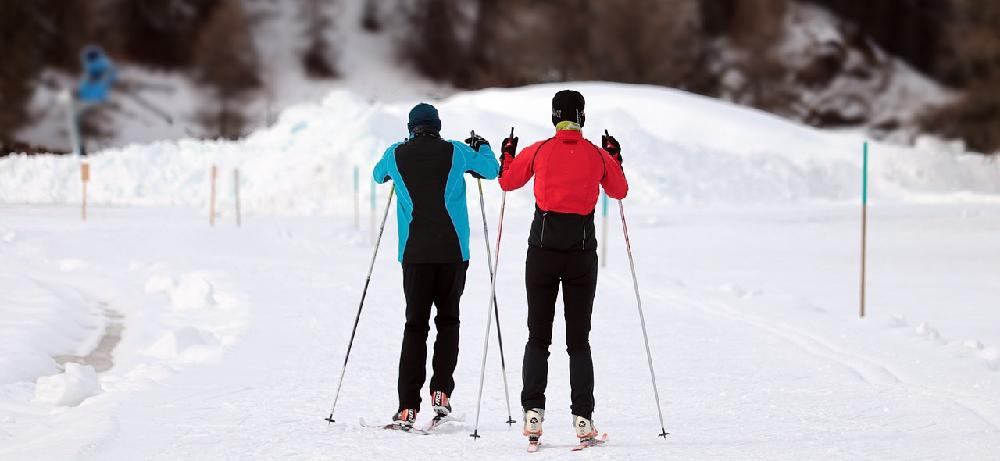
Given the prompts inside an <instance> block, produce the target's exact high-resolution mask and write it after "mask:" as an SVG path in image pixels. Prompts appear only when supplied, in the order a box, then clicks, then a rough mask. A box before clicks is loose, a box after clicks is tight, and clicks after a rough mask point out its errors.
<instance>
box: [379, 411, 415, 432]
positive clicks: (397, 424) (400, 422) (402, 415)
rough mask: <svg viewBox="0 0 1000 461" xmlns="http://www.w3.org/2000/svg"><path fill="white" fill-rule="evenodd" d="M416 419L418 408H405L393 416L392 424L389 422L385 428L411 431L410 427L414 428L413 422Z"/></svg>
mask: <svg viewBox="0 0 1000 461" xmlns="http://www.w3.org/2000/svg"><path fill="white" fill-rule="evenodd" d="M416 421H417V410H416V409H413V408H404V409H402V410H400V411H399V413H396V415H395V416H393V417H392V424H389V425H388V426H386V427H385V428H386V429H396V430H400V431H407V432H409V430H410V429H413V423H415V422H416Z"/></svg>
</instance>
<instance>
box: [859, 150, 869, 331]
mask: <svg viewBox="0 0 1000 461" xmlns="http://www.w3.org/2000/svg"><path fill="white" fill-rule="evenodd" d="M862 155H863V157H862V163H861V300H860V312H861V318H865V270H866V268H867V267H866V266H867V253H868V142H867V141H865V143H864V148H863V154H862Z"/></svg>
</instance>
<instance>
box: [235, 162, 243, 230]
mask: <svg viewBox="0 0 1000 461" xmlns="http://www.w3.org/2000/svg"><path fill="white" fill-rule="evenodd" d="M233 192H235V194H236V227H242V226H243V215H242V213H241V212H240V170H239V168H233Z"/></svg>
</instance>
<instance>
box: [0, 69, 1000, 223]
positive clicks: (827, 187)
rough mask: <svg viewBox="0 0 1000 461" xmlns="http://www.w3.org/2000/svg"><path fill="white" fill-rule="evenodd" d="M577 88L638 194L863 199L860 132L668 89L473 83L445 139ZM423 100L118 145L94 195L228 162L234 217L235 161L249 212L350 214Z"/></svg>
mask: <svg viewBox="0 0 1000 461" xmlns="http://www.w3.org/2000/svg"><path fill="white" fill-rule="evenodd" d="M564 87H570V88H577V89H579V90H581V91H582V92H583V93H584V95H585V96H586V97H587V101H588V108H587V127H586V130H585V134H586V135H587V136H588V137H589V138H590V139H591V140H597V139H599V134H600V133H601V132H602V131H603V130H604V129H609V130H610V131H611V132H612V133H613V134H615V135H616V136H617V137H618V139H619V140H621V142H622V144H623V148H624V152H623V153H624V156H625V166H626V170H627V172H628V173H629V176H630V181H631V183H632V192H631V200H632V201H639V202H646V203H654V204H656V203H737V204H745V203H773V202H793V201H808V200H824V201H830V200H832V201H841V200H853V199H855V198H856V197H857V196H858V195H859V191H860V188H861V187H860V176H861V175H860V163H861V149H862V143H863V138H862V136H861V135H860V134H856V133H847V132H836V133H835V132H826V131H820V130H816V129H812V128H809V127H806V126H803V125H799V124H796V123H792V122H789V121H786V120H783V119H780V118H777V117H774V116H771V115H768V114H766V113H763V112H760V111H756V110H753V109H747V108H743V107H738V106H735V105H732V104H728V103H724V102H719V101H716V100H712V99H709V98H703V97H699V96H694V95H691V94H688V93H685V92H681V91H676V90H670V89H664V88H659V87H648V86H633V85H619V84H606V83H571V84H558V85H538V86H531V87H526V88H519V89H503V90H484V91H477V92H470V93H464V94H461V95H457V96H455V97H452V98H449V99H447V100H445V101H442V102H439V103H438V104H437V105H438V107H439V109H440V111H441V116H442V119H443V121H444V135H445V136H447V137H450V138H455V139H464V138H465V137H467V133H468V131H469V130H471V129H475V130H476V131H477V132H478V133H480V134H483V135H484V136H486V137H487V139H489V140H491V141H492V142H493V144H495V145H497V144H499V141H500V139H502V138H503V136H504V135H505V134H506V133H507V132H508V131H509V130H510V127H511V126H514V127H516V133H517V135H518V136H519V137H520V139H521V145H522V146H526V145H528V144H529V143H530V142H532V141H533V140H536V139H542V138H545V137H548V136H550V135H551V132H552V126H551V124H550V123H549V101H550V99H551V95H552V94H553V92H554V91H556V90H558V89H561V88H564ZM413 102H415V101H413ZM410 106H411V102H407V103H400V104H380V103H370V102H368V101H366V100H363V99H362V98H360V97H358V96H356V95H354V94H352V93H349V92H346V91H336V92H333V93H331V94H330V95H329V96H328V97H327V98H326V99H325V100H324V101H323V102H322V103H321V104H307V105H301V106H295V107H292V108H290V109H288V110H286V111H285V112H284V113H283V114H282V116H281V117H280V120H279V121H278V122H277V123H276V124H275V125H274V126H272V127H270V128H267V129H264V130H260V131H258V132H256V133H254V134H252V135H251V136H249V137H248V138H246V139H244V140H241V141H238V142H225V141H195V140H183V141H178V142H158V143H152V144H146V145H133V146H130V147H126V148H124V149H112V150H106V151H103V152H101V153H100V154H99V155H97V156H94V157H93V158H92V159H91V160H90V162H91V164H92V181H91V184H90V188H89V199H90V200H91V202H92V203H95V204H99V205H161V206H162V205H167V206H184V207H202V206H206V203H207V201H208V193H209V177H210V176H209V175H210V173H209V171H210V167H211V165H212V164H217V165H219V167H220V169H221V170H220V171H221V174H220V182H219V186H218V187H219V191H220V192H219V194H220V195H219V205H218V207H219V210H221V211H222V212H223V213H226V212H227V211H228V210H230V209H231V208H232V206H231V204H232V196H233V193H232V185H233V181H232V171H231V170H232V169H233V168H239V169H240V174H241V186H242V189H241V195H242V199H243V207H244V209H245V210H248V211H251V212H265V213H281V214H305V215H310V214H331V213H332V214H338V213H344V214H346V213H349V212H350V211H351V210H352V209H353V201H352V194H353V192H352V190H353V185H352V174H353V173H352V170H353V168H354V167H355V166H358V167H359V168H360V170H361V178H362V197H364V200H365V201H367V196H368V189H369V188H368V185H369V183H368V172H369V171H370V169H371V167H372V165H373V164H374V163H375V161H376V160H377V158H378V157H379V156H380V155H381V153H382V151H383V149H384V148H385V147H386V146H387V145H389V144H391V143H392V142H395V141H399V140H401V139H403V137H404V136H405V135H406V132H405V118H406V113H407V111H408V109H409V107H410ZM871 156H872V157H871V175H872V184H871V193H872V197H873V199H875V200H879V199H883V200H890V201H912V200H925V199H928V198H932V199H934V200H942V199H970V198H974V199H983V198H987V197H988V198H989V199H990V200H994V199H996V196H997V195H1000V168H998V166H997V165H996V164H995V163H993V162H989V161H988V160H985V159H983V158H981V157H979V156H975V155H965V154H956V153H954V152H952V151H951V150H950V149H949V148H947V146H945V145H942V144H928V143H924V144H922V145H921V146H920V147H919V148H905V147H898V146H891V145H884V144H877V143H875V144H872V145H871ZM78 174H79V173H78V167H77V160H75V159H72V158H64V157H55V156H39V157H30V158H29V157H26V156H12V157H9V158H6V159H3V160H0V203H33V204H48V203H76V202H77V201H78V200H79V195H80V184H79V180H78ZM490 189H491V193H494V192H495V191H493V189H495V188H492V187H491V188H490ZM517 199H518V198H515V200H517Z"/></svg>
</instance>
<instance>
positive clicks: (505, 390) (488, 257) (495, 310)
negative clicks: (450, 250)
mask: <svg viewBox="0 0 1000 461" xmlns="http://www.w3.org/2000/svg"><path fill="white" fill-rule="evenodd" d="M476 182H477V183H478V185H479V210H480V211H481V212H482V215H483V238H484V239H485V240H486V265H487V266H488V267H489V269H490V283H492V282H493V279H494V277H495V275H494V274H493V266H492V264H491V262H492V261H493V255H492V253H491V252H490V228H489V227H488V226H487V224H486V203H485V202H484V201H483V180H482V179H476ZM498 251H499V250H498ZM493 315H494V316H495V317H496V320H497V343H499V347H500V371H501V372H502V373H503V394H504V397H506V398H507V425H508V426H509V425H512V424H514V423H515V422H516V421H514V418H513V417H512V415H511V413H510V390H508V388H507V363H506V361H505V360H504V357H503V335H502V334H501V333H500V307H499V306H498V305H497V294H496V292H495V291H494V292H493Z"/></svg>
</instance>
